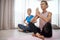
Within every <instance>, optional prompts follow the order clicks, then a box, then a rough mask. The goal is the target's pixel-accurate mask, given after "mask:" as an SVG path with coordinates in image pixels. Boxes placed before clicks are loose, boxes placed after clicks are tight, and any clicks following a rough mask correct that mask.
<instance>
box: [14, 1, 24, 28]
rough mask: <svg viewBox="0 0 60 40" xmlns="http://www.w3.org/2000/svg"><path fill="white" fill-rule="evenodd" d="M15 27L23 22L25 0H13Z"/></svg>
mask: <svg viewBox="0 0 60 40" xmlns="http://www.w3.org/2000/svg"><path fill="white" fill-rule="evenodd" d="M14 10H15V27H17V25H18V24H23V20H24V15H25V0H15V9H14Z"/></svg>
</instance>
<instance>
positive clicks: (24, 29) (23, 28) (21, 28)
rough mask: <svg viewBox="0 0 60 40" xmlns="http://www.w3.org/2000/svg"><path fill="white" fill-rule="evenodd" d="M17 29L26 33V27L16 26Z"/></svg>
mask: <svg viewBox="0 0 60 40" xmlns="http://www.w3.org/2000/svg"><path fill="white" fill-rule="evenodd" d="M18 28H19V29H20V31H21V30H22V31H24V32H26V30H27V27H26V26H24V25H22V24H18Z"/></svg>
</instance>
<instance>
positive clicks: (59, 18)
mask: <svg viewBox="0 0 60 40" xmlns="http://www.w3.org/2000/svg"><path fill="white" fill-rule="evenodd" d="M59 27H60V0H59Z"/></svg>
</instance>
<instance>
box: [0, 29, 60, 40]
mask: <svg viewBox="0 0 60 40" xmlns="http://www.w3.org/2000/svg"><path fill="white" fill-rule="evenodd" d="M31 34H32V33H24V32H19V31H18V30H17V29H14V30H0V40H41V39H39V38H37V37H33V36H32V35H31ZM45 40H60V30H53V36H52V37H51V38H45Z"/></svg>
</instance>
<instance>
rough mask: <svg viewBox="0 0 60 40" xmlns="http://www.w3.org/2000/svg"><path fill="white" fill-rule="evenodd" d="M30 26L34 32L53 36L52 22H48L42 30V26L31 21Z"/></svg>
mask: <svg viewBox="0 0 60 40" xmlns="http://www.w3.org/2000/svg"><path fill="white" fill-rule="evenodd" d="M29 26H30V28H31V31H33V32H34V34H36V33H40V34H41V35H43V36H44V37H52V26H51V23H49V22H47V23H46V24H45V25H44V27H43V29H42V31H41V30H40V28H38V27H36V26H35V25H34V23H32V22H30V23H29Z"/></svg>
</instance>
